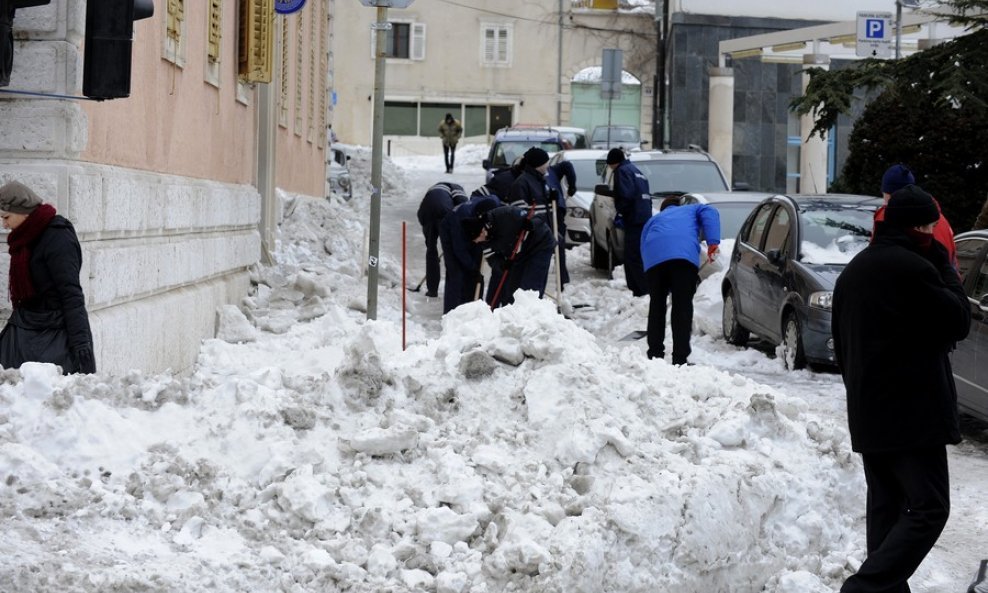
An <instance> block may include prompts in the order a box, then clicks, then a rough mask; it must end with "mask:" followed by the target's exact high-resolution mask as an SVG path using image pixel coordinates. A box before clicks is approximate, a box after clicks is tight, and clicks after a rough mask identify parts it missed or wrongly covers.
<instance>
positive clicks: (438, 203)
mask: <svg viewBox="0 0 988 593" xmlns="http://www.w3.org/2000/svg"><path fill="white" fill-rule="evenodd" d="M465 201H467V194H466V192H464V191H463V187H462V186H460V185H457V184H456V183H447V182H445V181H441V182H439V183H437V184H435V185H433V186H432V187H430V188H429V190H428V191H427V192H425V197H423V198H422V202H421V203H420V204H419V209H418V212H417V217H418V219H419V224H421V225H422V234H423V235H424V236H425V287H426V292H425V296H427V297H436V296H439V276H440V268H439V225H440V223H442V221H443V218H445V217H446V215H447V214H449V212H450V211H451V210H453V207H454V206H456V205H457V204H460V203H462V202H465Z"/></svg>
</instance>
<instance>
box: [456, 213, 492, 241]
mask: <svg viewBox="0 0 988 593" xmlns="http://www.w3.org/2000/svg"><path fill="white" fill-rule="evenodd" d="M460 224H461V225H463V232H464V234H466V236H467V239H469V240H470V241H473V240H474V239H476V238H477V237H479V236H480V231H482V230H484V225H485V224H486V221H485V220H484V218H483V217H474V218H464V219H463V221H462V222H461V223H460Z"/></svg>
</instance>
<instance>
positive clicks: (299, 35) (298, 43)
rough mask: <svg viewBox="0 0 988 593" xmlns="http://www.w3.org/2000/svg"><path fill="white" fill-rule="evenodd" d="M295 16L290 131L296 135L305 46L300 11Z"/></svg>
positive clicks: (298, 130)
mask: <svg viewBox="0 0 988 593" xmlns="http://www.w3.org/2000/svg"><path fill="white" fill-rule="evenodd" d="M293 16H294V17H295V24H296V27H295V125H294V128H293V130H292V131H294V132H295V135H296V136H301V135H302V93H303V89H302V86H303V85H304V84H305V78H304V77H303V76H302V75H303V74H304V71H303V67H304V66H305V60H304V58H305V55H304V53H303V51H302V48H304V47H305V45H304V44H303V42H304V41H305V29H304V28H303V20H304V19H302V12H301V11H300V12H296V13H295V14H294V15H293Z"/></svg>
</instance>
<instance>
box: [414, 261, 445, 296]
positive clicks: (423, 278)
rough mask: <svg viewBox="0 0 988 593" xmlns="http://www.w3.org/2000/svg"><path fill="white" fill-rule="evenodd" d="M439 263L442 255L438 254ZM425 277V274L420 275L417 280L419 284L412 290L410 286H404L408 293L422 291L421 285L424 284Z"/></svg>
mask: <svg viewBox="0 0 988 593" xmlns="http://www.w3.org/2000/svg"><path fill="white" fill-rule="evenodd" d="M439 261H440V262H441V261H443V254H442V253H440V254H439ZM426 277H427V276H426V275H425V274H423V275H422V279H421V280H419V283H418V284H416V285H415V287H414V288H412V287H411V286H406V287H405V288H406V289H407V290H408V292H418V291H420V290H422V285H423V284H425V279H426Z"/></svg>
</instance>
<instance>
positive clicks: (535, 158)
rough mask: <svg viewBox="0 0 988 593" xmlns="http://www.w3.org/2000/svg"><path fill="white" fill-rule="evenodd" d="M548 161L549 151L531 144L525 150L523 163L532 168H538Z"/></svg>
mask: <svg viewBox="0 0 988 593" xmlns="http://www.w3.org/2000/svg"><path fill="white" fill-rule="evenodd" d="M548 162H549V153H548V152H546V151H544V150H542V149H541V148H539V147H537V146H533V147H532V148H529V149H528V150H526V151H525V164H526V165H528V166H529V167H532V168H533V169H538V168H539V167H541V166H542V165H544V164H546V163H548Z"/></svg>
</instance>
